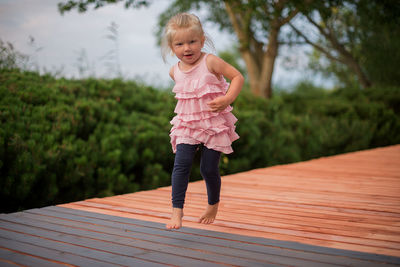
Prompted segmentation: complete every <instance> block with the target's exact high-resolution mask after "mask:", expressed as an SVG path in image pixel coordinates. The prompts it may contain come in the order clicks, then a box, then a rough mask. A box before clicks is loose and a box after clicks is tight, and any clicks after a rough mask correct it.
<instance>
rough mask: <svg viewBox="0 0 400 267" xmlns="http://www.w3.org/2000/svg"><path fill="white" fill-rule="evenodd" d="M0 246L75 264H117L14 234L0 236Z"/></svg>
mask: <svg viewBox="0 0 400 267" xmlns="http://www.w3.org/2000/svg"><path fill="white" fill-rule="evenodd" d="M0 246H1V247H3V248H7V249H10V250H13V251H17V252H19V253H24V254H27V255H32V256H35V257H39V258H43V259H47V260H50V261H51V260H54V261H60V262H63V263H67V264H72V265H76V266H107V267H109V266H119V265H116V264H112V263H105V262H102V261H98V260H96V259H91V258H87V257H83V256H81V255H77V254H74V253H69V252H65V251H64V250H57V249H53V248H51V249H50V248H47V247H44V246H41V244H40V243H39V244H37V243H36V244H30V243H28V242H24V241H17V240H15V238H14V236H12V237H11V238H6V237H3V236H0Z"/></svg>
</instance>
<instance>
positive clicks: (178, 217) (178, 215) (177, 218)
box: [165, 208, 183, 229]
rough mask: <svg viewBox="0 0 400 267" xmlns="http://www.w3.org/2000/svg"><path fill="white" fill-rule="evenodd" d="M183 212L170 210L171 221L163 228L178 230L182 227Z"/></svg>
mask: <svg viewBox="0 0 400 267" xmlns="http://www.w3.org/2000/svg"><path fill="white" fill-rule="evenodd" d="M182 217H183V210H182V209H179V208H172V215H171V220H170V221H169V222H168V223H167V225H166V226H165V227H166V228H167V229H179V228H181V227H182Z"/></svg>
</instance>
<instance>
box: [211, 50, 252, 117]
mask: <svg viewBox="0 0 400 267" xmlns="http://www.w3.org/2000/svg"><path fill="white" fill-rule="evenodd" d="M206 60H207V61H206V62H207V67H208V70H209V71H210V72H212V73H214V74H216V75H220V74H222V75H223V76H224V77H226V78H228V79H229V80H231V84H230V86H229V89H228V92H227V93H226V94H225V95H224V96H220V97H217V98H215V99H214V100H212V101H211V102H208V103H207V104H208V106H209V107H210V109H211V111H213V112H220V111H223V110H224V109H225V108H226V107H227V106H229V105H230V104H232V103H233V101H235V99H236V97H237V96H238V95H239V93H240V91H241V90H242V86H243V83H244V78H243V76H242V74H241V73H240V72H239V71H238V70H237V69H235V68H234V67H233V66H232V65H230V64H228V63H226V62H225V61H224V60H222V59H221V58H219V57H217V56H214V55H209V56H208V57H207V59H206Z"/></svg>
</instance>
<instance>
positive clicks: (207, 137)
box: [170, 126, 239, 154]
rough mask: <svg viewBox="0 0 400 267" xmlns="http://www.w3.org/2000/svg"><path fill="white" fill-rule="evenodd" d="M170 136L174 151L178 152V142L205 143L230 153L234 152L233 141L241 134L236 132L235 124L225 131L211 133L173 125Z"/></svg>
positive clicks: (209, 146)
mask: <svg viewBox="0 0 400 267" xmlns="http://www.w3.org/2000/svg"><path fill="white" fill-rule="evenodd" d="M170 137H171V145H172V149H173V151H174V153H176V145H177V144H180V143H186V144H199V143H203V144H204V145H205V146H206V147H208V148H210V149H214V150H217V151H221V152H222V153H225V154H229V153H232V152H233V150H232V148H231V145H232V142H233V141H235V140H237V139H238V138H239V135H238V134H237V133H236V132H235V127H234V126H233V127H231V128H229V127H227V128H226V129H225V130H224V131H222V132H220V133H216V134H210V132H208V131H206V130H203V129H190V128H176V127H172V129H171V133H170Z"/></svg>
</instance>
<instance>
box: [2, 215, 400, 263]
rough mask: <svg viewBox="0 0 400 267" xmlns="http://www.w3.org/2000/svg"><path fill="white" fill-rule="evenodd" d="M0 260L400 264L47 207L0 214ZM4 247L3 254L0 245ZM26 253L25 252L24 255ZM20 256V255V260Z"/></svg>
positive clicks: (380, 258) (364, 255)
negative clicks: (171, 229)
mask: <svg viewBox="0 0 400 267" xmlns="http://www.w3.org/2000/svg"><path fill="white" fill-rule="evenodd" d="M0 247H2V250H3V251H11V252H12V254H13V255H11V256H10V253H8V254H7V253H0V265H1V260H3V262H4V261H5V260H8V261H11V262H12V261H14V260H15V262H16V263H19V264H22V265H31V266H32V265H33V266H35V265H36V264H33V263H38V262H44V263H47V264H43V265H41V266H56V265H58V266H60V265H62V264H70V265H77V266H92V265H93V266H159V265H165V264H169V265H175V266H221V265H225V266H226V265H235V266H334V265H336V266H337V265H341V266H350V265H351V266H377V265H381V264H382V265H385V266H395V265H398V264H400V259H399V258H395V257H390V256H385V255H375V254H367V253H360V252H354V251H345V250H337V249H331V248H324V247H316V246H311V245H306V244H300V243H295V242H287V241H279V240H271V239H265V238H258V237H250V236H243V235H235V234H229V233H217V232H214V231H208V230H202V229H195V228H188V227H183V228H182V229H181V230H180V231H168V230H165V227H164V224H160V223H155V222H149V221H142V220H137V219H130V218H125V217H117V216H110V215H105V214H100V213H92V212H87V211H81V210H75V209H69V208H63V207H47V208H42V209H34V210H27V211H25V212H20V213H15V214H7V215H4V214H3V215H1V216H0ZM2 250H0V252H1V251H2ZM18 253H21V255H23V257H18ZM16 259H18V261H17V260H16Z"/></svg>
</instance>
